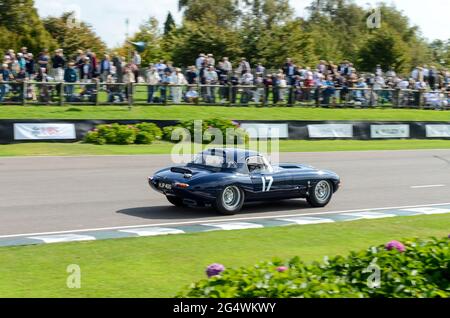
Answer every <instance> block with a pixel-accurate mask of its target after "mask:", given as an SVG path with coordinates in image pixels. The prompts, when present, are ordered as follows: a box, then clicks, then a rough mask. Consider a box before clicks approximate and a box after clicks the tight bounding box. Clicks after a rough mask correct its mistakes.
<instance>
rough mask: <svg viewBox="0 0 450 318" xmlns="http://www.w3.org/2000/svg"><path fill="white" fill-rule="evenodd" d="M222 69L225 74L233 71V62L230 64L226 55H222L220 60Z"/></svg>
mask: <svg viewBox="0 0 450 318" xmlns="http://www.w3.org/2000/svg"><path fill="white" fill-rule="evenodd" d="M222 70H223V71H224V72H225V73H226V74H227V75H230V74H231V72H233V64H231V62H230V60H229V59H228V57H224V58H223V60H222Z"/></svg>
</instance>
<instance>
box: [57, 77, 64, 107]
mask: <svg viewBox="0 0 450 318" xmlns="http://www.w3.org/2000/svg"><path fill="white" fill-rule="evenodd" d="M58 85H59V106H64V82H61V83H59V84H58Z"/></svg>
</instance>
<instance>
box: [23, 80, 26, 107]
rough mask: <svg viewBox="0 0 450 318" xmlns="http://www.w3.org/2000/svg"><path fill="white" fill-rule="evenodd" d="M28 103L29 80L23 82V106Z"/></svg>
mask: <svg viewBox="0 0 450 318" xmlns="http://www.w3.org/2000/svg"><path fill="white" fill-rule="evenodd" d="M26 104H27V81H23V83H22V106H25V105H26Z"/></svg>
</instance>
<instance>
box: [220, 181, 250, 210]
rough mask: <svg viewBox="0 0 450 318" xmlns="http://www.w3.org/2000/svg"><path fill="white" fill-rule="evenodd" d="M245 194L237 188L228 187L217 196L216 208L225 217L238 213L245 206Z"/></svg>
mask: <svg viewBox="0 0 450 318" xmlns="http://www.w3.org/2000/svg"><path fill="white" fill-rule="evenodd" d="M244 200H245V198H244V192H243V191H242V190H241V189H240V188H239V187H237V186H228V187H226V188H225V189H223V190H222V191H221V192H220V193H219V195H218V196H217V199H216V203H215V208H216V209H217V210H218V211H219V212H220V213H221V214H223V215H233V214H236V213H238V212H239V211H240V210H241V209H242V206H243V205H244Z"/></svg>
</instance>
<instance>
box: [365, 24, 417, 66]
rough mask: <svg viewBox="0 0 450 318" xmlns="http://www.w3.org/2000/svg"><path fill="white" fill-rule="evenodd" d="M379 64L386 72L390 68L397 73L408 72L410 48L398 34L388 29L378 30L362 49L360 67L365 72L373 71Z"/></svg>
mask: <svg viewBox="0 0 450 318" xmlns="http://www.w3.org/2000/svg"><path fill="white" fill-rule="evenodd" d="M378 64H379V65H381V67H382V68H383V69H385V70H387V69H389V68H390V67H393V68H394V69H395V70H396V71H397V72H404V71H407V70H408V67H409V66H410V56H409V55H408V46H407V45H406V43H405V42H404V41H403V40H402V38H401V37H400V36H399V35H398V34H395V33H394V32H390V31H389V30H386V29H381V30H378V31H377V32H375V33H373V34H372V35H371V36H370V37H369V38H368V40H367V41H366V43H365V44H364V45H363V47H362V48H361V50H360V51H359V61H358V65H359V66H360V67H361V69H362V70H363V71H373V70H375V68H376V66H377V65H378Z"/></svg>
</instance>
